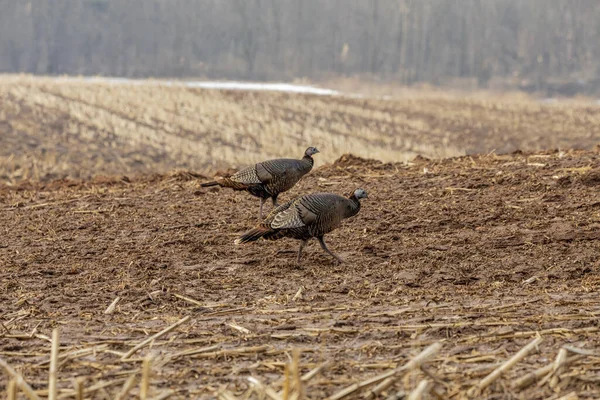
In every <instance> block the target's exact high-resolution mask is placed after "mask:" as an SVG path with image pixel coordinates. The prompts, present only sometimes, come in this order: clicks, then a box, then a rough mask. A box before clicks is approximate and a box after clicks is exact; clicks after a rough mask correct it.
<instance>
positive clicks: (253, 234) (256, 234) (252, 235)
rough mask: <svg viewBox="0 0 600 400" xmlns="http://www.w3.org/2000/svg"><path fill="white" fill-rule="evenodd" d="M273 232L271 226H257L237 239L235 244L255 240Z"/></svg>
mask: <svg viewBox="0 0 600 400" xmlns="http://www.w3.org/2000/svg"><path fill="white" fill-rule="evenodd" d="M271 232H273V230H272V229H271V228H267V227H265V226H257V227H255V228H252V229H250V230H249V231H248V232H246V233H244V234H243V235H242V236H240V237H239V238H237V239H236V240H235V242H234V243H235V244H242V243H249V242H254V241H256V240H258V239H260V238H261V237H263V236H265V235H266V234H268V233H271Z"/></svg>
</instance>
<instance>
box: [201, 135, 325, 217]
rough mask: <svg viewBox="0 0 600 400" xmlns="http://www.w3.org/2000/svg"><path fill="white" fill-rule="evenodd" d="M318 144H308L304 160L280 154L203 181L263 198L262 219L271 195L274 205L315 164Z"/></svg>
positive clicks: (261, 201)
mask: <svg viewBox="0 0 600 400" xmlns="http://www.w3.org/2000/svg"><path fill="white" fill-rule="evenodd" d="M318 152H319V150H317V148H316V147H309V148H308V149H306V151H305V152H304V157H302V159H301V160H295V159H290V158H278V159H275V160H268V161H263V162H259V163H258V164H256V165H254V166H252V167H248V168H245V169H243V170H241V171H238V172H236V173H235V174H233V175H231V176H230V177H217V178H216V179H215V180H214V181H212V182H206V183H203V184H201V185H200V186H202V187H208V186H217V185H219V186H221V187H228V188H232V189H233V190H245V191H247V192H248V193H250V194H251V195H253V196H256V197H258V198H259V199H260V211H259V220H261V219H262V217H263V216H262V209H263V204H264V203H265V201H266V200H267V199H268V198H271V200H272V201H273V206H278V205H279V204H277V196H279V194H280V193H283V192H286V191H288V190H290V189H291V188H292V187H294V185H295V184H296V183H298V181H299V180H300V179H301V178H302V177H303V176H304V175H306V174H307V173H309V172H310V170H311V169H312V167H313V164H314V160H313V158H312V155H313V154H316V153H318Z"/></svg>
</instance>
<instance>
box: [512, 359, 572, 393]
mask: <svg viewBox="0 0 600 400" xmlns="http://www.w3.org/2000/svg"><path fill="white" fill-rule="evenodd" d="M582 358H583V356H581V355H577V356H573V357H569V358H567V359H566V361H565V365H569V364H570V363H572V362H574V361H577V360H580V359H582ZM553 368H554V363H550V364H547V365H545V366H543V367H541V368H538V369H536V370H535V371H532V372H530V373H528V374H527V375H525V376H523V377H521V378H519V379H517V380H516V381H514V382H513V384H512V387H513V388H514V389H523V388H526V387H527V386H529V385H531V384H532V383H533V382H535V381H537V380H538V379H540V378H541V377H542V376H545V375H547V374H549V373H550V372H552V369H553Z"/></svg>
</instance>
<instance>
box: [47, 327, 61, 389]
mask: <svg viewBox="0 0 600 400" xmlns="http://www.w3.org/2000/svg"><path fill="white" fill-rule="evenodd" d="M58 347H59V334H58V329H56V328H55V329H53V330H52V349H51V351H50V373H49V377H48V400H56V397H57V395H58V389H57V387H56V382H57V379H58V376H57V372H58Z"/></svg>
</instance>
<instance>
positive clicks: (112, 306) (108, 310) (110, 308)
mask: <svg viewBox="0 0 600 400" xmlns="http://www.w3.org/2000/svg"><path fill="white" fill-rule="evenodd" d="M119 300H121V298H120V297H119V296H117V297H116V298H115V299H114V300H113V301H112V303H110V305H109V306H108V307H106V310H104V314H107V315H110V314H112V313H113V312H114V311H115V308H116V307H117V303H118V302H119Z"/></svg>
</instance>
